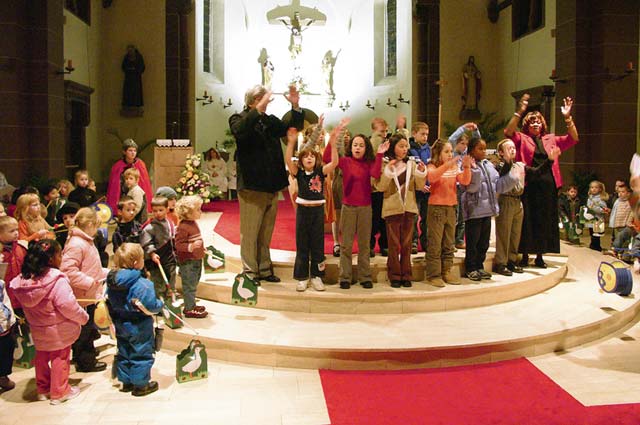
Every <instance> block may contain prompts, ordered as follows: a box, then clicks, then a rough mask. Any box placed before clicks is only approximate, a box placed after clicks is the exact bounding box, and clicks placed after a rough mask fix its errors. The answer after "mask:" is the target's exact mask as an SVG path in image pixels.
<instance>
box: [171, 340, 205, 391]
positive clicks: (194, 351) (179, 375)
mask: <svg viewBox="0 0 640 425" xmlns="http://www.w3.org/2000/svg"><path fill="white" fill-rule="evenodd" d="M208 375H209V371H208V366H207V350H206V347H205V346H204V344H203V343H202V342H200V340H197V339H192V340H191V342H189V345H188V346H187V348H185V349H184V350H182V351H181V352H180V354H178V355H177V357H176V380H177V381H178V383H183V382H188V381H196V380H198V379H205V378H206V377H207V376H208Z"/></svg>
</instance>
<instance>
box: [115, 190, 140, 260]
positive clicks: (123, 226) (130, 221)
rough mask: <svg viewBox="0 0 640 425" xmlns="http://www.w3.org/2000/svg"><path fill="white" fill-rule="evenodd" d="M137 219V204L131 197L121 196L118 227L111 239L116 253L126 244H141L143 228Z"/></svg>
mask: <svg viewBox="0 0 640 425" xmlns="http://www.w3.org/2000/svg"><path fill="white" fill-rule="evenodd" d="M135 218H136V202H135V201H134V200H133V199H132V198H131V197H130V196H126V195H125V196H121V197H120V200H119V201H118V225H117V227H116V230H115V231H114V232H113V237H112V238H111V241H112V243H113V251H114V252H115V251H117V250H118V248H119V247H120V245H122V244H123V243H125V242H131V243H140V232H141V231H142V227H141V226H140V223H138V222H137V221H136V219H135Z"/></svg>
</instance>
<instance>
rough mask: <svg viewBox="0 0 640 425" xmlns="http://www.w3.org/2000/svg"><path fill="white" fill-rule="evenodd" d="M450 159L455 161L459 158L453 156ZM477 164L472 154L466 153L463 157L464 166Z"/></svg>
mask: <svg viewBox="0 0 640 425" xmlns="http://www.w3.org/2000/svg"><path fill="white" fill-rule="evenodd" d="M450 161H453V162H457V161H458V158H456V157H453V158H451V160H450ZM475 166H476V162H475V161H474V160H473V158H472V157H471V156H470V155H465V156H463V157H462V167H463V168H464V167H475Z"/></svg>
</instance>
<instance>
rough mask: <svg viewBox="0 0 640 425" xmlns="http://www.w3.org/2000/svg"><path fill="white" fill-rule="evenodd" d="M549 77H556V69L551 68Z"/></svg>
mask: <svg viewBox="0 0 640 425" xmlns="http://www.w3.org/2000/svg"><path fill="white" fill-rule="evenodd" d="M551 78H556V69H555V68H553V69H552V70H551Z"/></svg>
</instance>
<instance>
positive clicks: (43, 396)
mask: <svg viewBox="0 0 640 425" xmlns="http://www.w3.org/2000/svg"><path fill="white" fill-rule="evenodd" d="M36 400H38V401H47V400H49V393H46V394H40V393H38V396H37V397H36Z"/></svg>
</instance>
